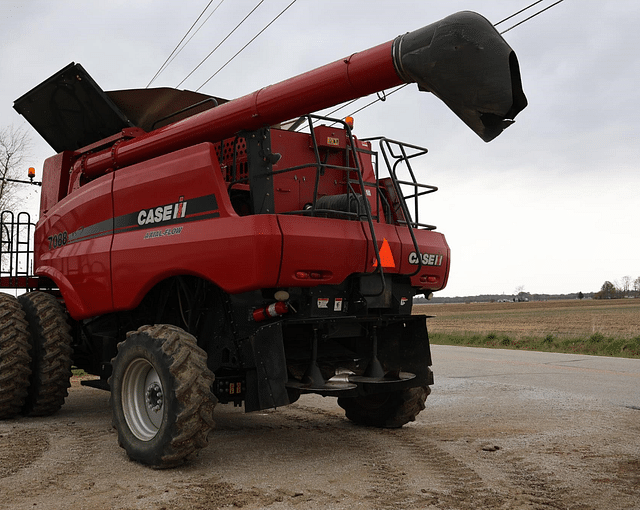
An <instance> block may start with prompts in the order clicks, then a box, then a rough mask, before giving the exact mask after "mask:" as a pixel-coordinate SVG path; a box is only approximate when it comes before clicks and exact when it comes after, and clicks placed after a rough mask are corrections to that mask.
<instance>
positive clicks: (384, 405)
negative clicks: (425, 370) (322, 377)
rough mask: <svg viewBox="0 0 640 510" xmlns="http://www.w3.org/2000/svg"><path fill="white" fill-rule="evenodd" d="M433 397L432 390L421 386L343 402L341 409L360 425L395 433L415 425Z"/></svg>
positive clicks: (344, 399)
mask: <svg viewBox="0 0 640 510" xmlns="http://www.w3.org/2000/svg"><path fill="white" fill-rule="evenodd" d="M429 393H431V390H430V389H429V387H428V386H418V387H416V388H408V389H405V390H400V391H394V392H392V393H382V394H379V395H370V396H367V397H353V398H339V399H338V405H339V406H340V407H342V408H343V409H344V410H345V413H346V416H347V418H349V419H350V420H351V421H352V422H354V423H357V424H358V425H366V426H368V427H380V428H391V429H393V428H400V427H402V426H403V425H404V424H406V423H409V422H410V421H414V420H415V419H416V416H417V415H418V413H420V411H422V410H423V409H424V408H425V401H426V400H427V397H428V396H429Z"/></svg>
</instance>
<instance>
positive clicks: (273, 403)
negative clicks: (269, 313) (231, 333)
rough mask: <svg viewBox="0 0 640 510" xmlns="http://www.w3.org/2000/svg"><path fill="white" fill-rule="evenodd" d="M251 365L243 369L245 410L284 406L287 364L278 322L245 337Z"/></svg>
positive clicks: (285, 402) (287, 397)
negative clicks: (245, 370)
mask: <svg viewBox="0 0 640 510" xmlns="http://www.w3.org/2000/svg"><path fill="white" fill-rule="evenodd" d="M248 343H249V345H250V348H251V354H252V357H253V360H254V362H253V368H252V367H249V368H248V369H247V393H246V397H245V411H246V412H250V411H259V410H261V409H269V408H274V407H279V406H285V405H288V404H289V403H290V402H289V396H288V394H287V389H286V387H285V384H286V383H287V363H286V358H285V354H284V344H283V341H282V323H281V322H274V323H272V324H267V325H266V326H262V327H261V328H260V329H258V330H257V331H256V332H255V333H254V334H253V335H251V336H250V337H249V342H248Z"/></svg>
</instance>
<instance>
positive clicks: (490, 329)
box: [414, 299, 640, 357]
mask: <svg viewBox="0 0 640 510" xmlns="http://www.w3.org/2000/svg"><path fill="white" fill-rule="evenodd" d="M414 313H423V314H426V315H429V316H433V317H432V318H430V319H428V321H427V324H428V327H429V337H430V339H431V342H432V343H435V344H449V345H475V346H482V347H500V348H505V347H506V348H515V349H533V350H544V351H552V352H573V353H583V354H598V355H610V356H625V357H640V299H617V300H582V301H579V300H566V301H533V302H529V303H468V304H445V305H441V304H426V305H416V306H415V307H414Z"/></svg>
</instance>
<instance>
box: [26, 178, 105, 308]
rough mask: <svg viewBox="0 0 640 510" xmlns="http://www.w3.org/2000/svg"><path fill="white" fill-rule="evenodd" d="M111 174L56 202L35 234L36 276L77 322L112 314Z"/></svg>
mask: <svg viewBox="0 0 640 510" xmlns="http://www.w3.org/2000/svg"><path fill="white" fill-rule="evenodd" d="M112 181H113V174H107V175H104V176H102V177H100V178H98V179H96V180H95V181H93V182H91V183H89V184H87V185H86V186H83V187H82V188H81V189H80V190H78V191H77V192H76V193H73V194H72V195H69V196H67V197H66V198H64V199H63V200H61V201H60V202H58V203H57V204H56V205H55V206H54V207H52V208H51V209H50V211H49V214H47V215H45V216H43V217H41V219H40V221H39V222H38V225H37V228H36V232H35V245H34V247H35V274H36V275H38V276H47V277H49V278H51V279H52V280H53V281H55V282H56V284H57V285H58V287H59V288H60V291H61V292H62V295H63V296H64V298H65V302H66V305H67V308H68V309H69V313H70V314H71V315H72V316H73V317H90V316H94V315H100V314H103V313H107V312H110V311H111V310H112V309H113V301H112V293H111V261H110V252H111V241H112V238H113V209H112V196H111V186H112Z"/></svg>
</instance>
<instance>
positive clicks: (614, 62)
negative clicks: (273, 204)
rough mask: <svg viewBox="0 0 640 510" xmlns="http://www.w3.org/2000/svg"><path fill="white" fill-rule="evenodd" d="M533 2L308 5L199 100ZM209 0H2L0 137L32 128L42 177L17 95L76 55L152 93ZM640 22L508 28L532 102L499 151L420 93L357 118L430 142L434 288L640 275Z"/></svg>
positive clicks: (584, 282) (553, 16)
mask: <svg viewBox="0 0 640 510" xmlns="http://www.w3.org/2000/svg"><path fill="white" fill-rule="evenodd" d="M219 1H220V0H215V1H214V2H213V3H212V6H211V8H210V10H209V11H208V12H211V10H212V9H213V8H214V7H215V6H216V5H218V4H219ZM532 1H533V0H522V1H520V0H503V1H499V2H498V1H495V0H467V1H459V0H420V1H417V0H412V1H409V0H394V1H393V2H389V1H377V0H323V1H318V0H297V2H296V3H295V4H294V5H293V6H292V7H291V8H290V9H289V10H288V11H287V12H286V13H284V14H283V15H282V17H280V18H279V19H278V20H277V21H276V22H275V23H274V24H273V25H272V26H271V27H269V29H268V30H266V31H265V32H264V33H263V34H262V35H260V37H258V39H256V41H255V42H253V43H252V44H251V45H250V46H249V47H248V48H247V49H246V50H244V52H243V53H242V54H241V55H240V56H238V57H237V58H236V59H234V60H233V61H232V62H231V63H230V64H229V65H227V66H226V67H225V68H224V69H223V70H222V71H221V72H220V73H219V74H218V75H217V76H216V77H215V78H214V79H212V80H211V81H210V82H209V83H208V84H207V85H205V86H204V87H203V88H202V89H201V92H203V93H206V94H211V95H217V96H221V97H227V98H234V97H239V96H242V95H244V94H247V93H249V92H252V91H254V90H256V89H259V88H261V87H264V86H266V85H269V84H271V83H276V82H279V81H281V80H284V79H286V78H289V77H291V76H295V75H297V74H300V73H302V72H305V71H308V70H310V69H313V68H316V67H319V66H321V65H323V64H326V63H329V62H333V61H335V60H337V59H339V58H342V57H345V56H347V55H349V54H351V53H354V52H357V51H360V50H364V49H367V48H369V47H372V46H374V45H377V44H379V43H382V42H386V41H388V40H391V39H393V38H395V37H396V36H397V35H400V34H403V33H405V32H408V31H412V30H415V29H417V28H420V27H422V26H425V25H428V24H430V23H432V22H434V21H437V20H439V19H441V18H443V17H445V16H447V15H449V14H451V13H453V12H456V11H459V10H474V11H477V12H479V13H481V14H483V15H484V16H485V17H487V18H488V19H489V20H490V21H491V22H493V23H496V22H498V21H500V20H502V19H503V18H505V17H507V16H509V15H511V14H513V13H514V12H516V11H518V10H520V9H522V8H523V7H526V6H527V5H529V4H530V3H532ZM258 2H259V0H225V1H224V2H223V3H222V5H221V6H220V7H219V9H218V10H217V12H216V13H215V14H214V15H213V16H212V17H211V18H210V19H209V21H208V22H207V23H206V24H205V25H204V26H203V28H202V29H201V30H200V31H199V32H198V34H197V35H196V36H195V37H194V38H193V39H192V40H191V42H190V43H189V45H187V46H186V48H185V49H184V50H183V51H182V52H181V53H180V54H179V55H178V57H177V58H176V59H175V60H174V61H173V62H172V63H171V65H170V66H169V67H168V68H167V69H166V71H164V72H163V73H162V74H161V75H160V76H159V77H158V79H157V80H156V81H155V82H154V84H153V86H169V87H176V86H177V85H178V84H179V83H180V82H181V81H182V80H183V79H184V78H185V76H187V75H188V74H189V73H190V72H191V71H192V70H193V69H194V68H195V67H196V65H197V64H198V63H199V62H200V61H201V60H202V59H203V58H204V57H205V56H206V55H207V54H208V53H209V52H210V51H211V50H212V49H213V48H214V47H215V46H216V45H217V44H218V43H219V42H220V41H221V40H222V39H223V38H224V37H225V36H226V35H227V34H228V33H229V32H230V31H231V29H232V28H233V27H235V26H236V25H237V24H238V23H239V22H240V20H242V18H244V16H246V15H247V14H248V13H249V11H250V10H251V9H252V8H253V7H255V5H256V4H258ZM290 2H291V0H265V1H264V2H263V3H262V5H260V7H259V8H258V9H257V10H256V11H255V13H254V14H253V15H252V16H251V17H250V18H248V20H247V21H246V22H245V23H244V24H243V25H242V27H241V28H240V29H238V30H237V31H236V32H235V33H234V34H233V35H232V36H231V37H230V38H229V39H228V40H227V41H226V42H225V43H224V44H223V45H222V46H221V47H220V48H219V49H218V50H217V51H216V52H215V53H214V54H213V56H212V57H211V58H209V59H208V60H207V61H206V62H205V63H204V64H203V65H202V66H201V67H200V68H199V69H198V70H197V71H196V72H194V73H193V74H192V75H191V77H190V78H189V79H188V80H186V81H185V82H184V83H183V84H182V85H181V86H180V88H185V89H190V90H195V89H197V88H199V87H200V86H202V85H203V83H204V82H205V81H206V80H207V79H208V78H209V77H210V76H211V75H213V74H214V73H215V72H216V71H217V70H218V69H219V68H220V67H222V65H223V64H224V63H225V62H227V60H228V59H229V58H231V56H233V55H234V54H235V53H236V52H237V51H238V50H239V49H240V48H241V47H242V46H243V45H244V44H245V43H246V42H248V41H249V39H251V38H252V37H253V36H254V35H256V34H257V33H258V32H259V31H260V30H261V29H262V28H263V27H264V26H265V25H266V24H267V23H268V22H269V21H271V20H272V19H273V18H274V17H275V16H276V15H277V14H278V13H280V12H281V11H282V10H283V9H284V8H285V7H286V6H287V5H289V3H290ZM207 3H208V0H199V1H193V0H183V1H180V2H177V1H175V0H137V1H135V2H131V1H129V0H127V1H124V0H109V1H105V2H88V1H86V0H76V1H72V0H20V1H14V0H0V5H1V6H2V15H1V17H0V34H2V36H1V37H2V42H1V43H0V44H2V51H1V52H0V127H6V126H9V125H14V126H24V127H25V128H27V129H29V130H30V132H31V133H32V134H33V150H32V159H31V161H32V163H31V166H34V167H36V169H37V171H38V175H40V172H41V169H42V163H43V161H44V159H45V158H47V157H48V156H50V155H52V154H53V151H52V149H50V147H49V146H48V145H47V144H46V142H44V141H42V139H41V138H40V137H39V135H38V134H37V133H36V132H35V131H33V130H32V129H31V128H30V127H29V125H28V124H27V123H26V122H25V121H24V120H23V119H22V117H20V116H19V115H18V114H17V113H16V112H15V111H14V110H13V101H14V100H15V99H17V98H18V97H20V96H21V95H22V94H24V93H25V92H27V91H28V90H30V89H31V88H32V87H34V86H36V85H38V84H39V83H40V82H41V81H43V80H44V79H46V78H48V77H49V76H50V75H52V74H54V73H55V72H57V71H58V70H60V69H61V68H63V67H64V66H66V65H67V64H69V63H70V62H77V63H80V64H82V65H83V67H84V68H85V69H86V70H87V71H88V72H89V74H91V75H92V77H93V78H94V80H95V81H97V83H98V84H99V85H100V86H101V87H102V88H103V89H104V90H118V89H128V88H144V87H145V86H147V84H148V83H149V81H150V80H151V78H152V77H153V76H154V75H155V74H156V72H157V71H158V69H159V68H160V66H161V65H162V63H163V62H164V61H165V59H166V58H167V57H168V56H169V54H170V53H171V51H172V50H173V49H174V47H175V46H176V44H177V43H178V42H179V41H180V39H181V38H182V37H183V35H184V34H185V33H186V32H187V30H188V29H189V27H190V26H191V25H192V24H193V22H194V21H195V19H196V18H197V17H198V15H199V14H200V13H201V11H202V10H203V9H204V7H205V6H206V5H207ZM552 3H553V0H545V1H543V2H541V3H540V4H538V5H537V6H536V7H534V8H533V9H531V10H529V11H527V12H526V13H525V14H524V15H521V16H519V17H517V18H514V19H513V20H510V21H507V22H505V23H503V24H501V25H500V26H499V27H498V28H499V29H500V30H504V29H506V28H508V27H509V26H511V25H512V24H513V23H515V22H517V21H520V20H522V19H524V17H525V15H529V14H532V13H534V12H535V11H537V10H539V9H541V8H544V7H546V6H548V5H551V4H552ZM206 16H207V14H205V17H206ZM203 19H204V18H203ZM638 26H640V4H639V3H638V2H637V0H611V1H608V2H603V1H595V0H564V2H562V3H560V4H559V5H557V6H555V7H553V8H551V9H550V10H548V11H547V12H544V13H542V14H541V15H540V16H537V17H535V18H533V19H532V20H530V21H528V22H526V23H524V24H522V25H520V26H518V27H516V28H514V29H513V30H511V31H510V32H508V33H506V34H505V39H506V40H507V42H508V43H509V44H510V45H511V46H512V47H513V49H514V50H515V52H516V54H517V55H518V59H519V62H520V68H521V72H522V79H523V88H524V91H525V93H526V95H527V98H528V100H529V106H528V107H527V108H526V109H525V110H524V111H523V112H522V113H521V114H520V115H519V116H518V118H517V122H516V123H515V124H514V125H513V126H511V127H510V128H509V129H507V130H506V131H505V132H504V133H503V134H502V135H501V136H500V137H498V138H497V139H495V140H494V141H493V142H490V143H488V144H487V143H485V142H483V141H482V140H481V139H480V138H478V137H477V135H475V134H474V133H473V132H472V131H470V130H469V129H468V128H467V127H466V126H465V125H464V124H463V123H462V122H460V121H459V120H458V118H457V117H456V116H455V115H454V114H453V113H451V112H450V111H449V110H448V109H447V108H446V106H444V105H443V104H442V103H440V101H439V100H438V99H437V98H435V97H434V96H432V95H431V94H428V93H421V92H418V91H417V88H416V86H415V85H412V86H409V87H406V88H405V89H403V90H402V91H401V92H398V93H397V94H394V95H393V96H390V97H389V98H388V99H387V101H386V102H384V103H377V104H376V105H375V106H373V107H370V108H367V109H366V110H364V111H362V112H361V113H358V114H357V115H356V119H355V122H356V125H355V133H356V134H357V135H358V136H360V137H362V138H364V137H369V136H378V135H385V136H387V137H389V138H393V139H399V140H403V141H406V142H409V143H413V144H417V145H423V146H425V147H428V148H429V151H430V152H429V154H428V155H427V156H426V157H425V158H424V162H423V163H422V164H421V165H420V167H419V168H420V174H421V175H420V180H422V181H423V182H425V183H428V184H433V185H436V186H438V187H439V191H438V192H437V193H436V194H434V195H430V196H429V198H428V199H427V200H425V207H424V210H423V213H422V214H424V216H423V217H421V220H422V221H425V222H427V223H431V224H435V225H437V226H438V230H439V231H441V232H443V233H444V234H445V235H446V237H447V240H448V242H449V245H450V247H451V251H452V266H451V276H450V279H449V285H448V287H447V288H446V289H445V290H444V291H442V292H441V293H440V294H439V295H441V296H461V295H477V294H485V293H505V294H512V293H514V291H515V289H516V288H517V287H520V286H523V287H524V289H525V290H526V291H528V292H531V293H550V294H553V293H570V292H578V291H582V292H591V291H597V290H599V289H600V287H601V285H602V284H603V283H604V281H605V280H610V281H616V280H620V279H621V278H622V277H623V276H626V275H629V276H631V277H632V278H634V279H635V278H636V277H638V276H640V235H638V233H637V231H638V211H639V208H640V198H639V196H638V195H639V190H640V172H638V161H639V159H640V143H639V138H640V137H639V136H638V135H639V133H640V130H639V128H638V115H639V114H640V99H639V97H640V94H639V93H638V87H639V84H640V56H639V52H640V36H638ZM370 100H371V98H368V99H366V100H362V101H361V102H360V103H356V104H354V105H353V107H352V108H351V110H353V109H356V108H358V107H359V106H361V105H364V104H366V102H369V101H370ZM349 113H351V112H350V111H349V109H346V110H342V111H340V112H339V115H341V116H344V115H348V114H349ZM25 173H26V169H25ZM25 200H26V201H28V202H29V203H31V204H33V203H37V200H38V198H37V191H36V190H35V189H33V188H31V189H29V190H25Z"/></svg>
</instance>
